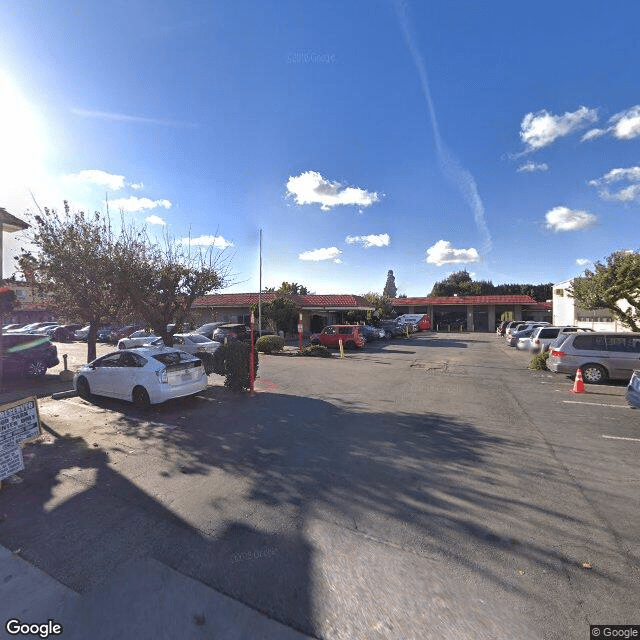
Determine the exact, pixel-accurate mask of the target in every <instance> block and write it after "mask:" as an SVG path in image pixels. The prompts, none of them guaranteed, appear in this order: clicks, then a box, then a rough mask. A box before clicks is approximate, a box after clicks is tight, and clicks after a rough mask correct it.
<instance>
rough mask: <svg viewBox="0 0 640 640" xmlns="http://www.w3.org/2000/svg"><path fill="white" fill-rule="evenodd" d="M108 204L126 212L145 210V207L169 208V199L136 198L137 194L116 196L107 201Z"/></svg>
mask: <svg viewBox="0 0 640 640" xmlns="http://www.w3.org/2000/svg"><path fill="white" fill-rule="evenodd" d="M109 206H110V207H111V208H113V209H122V210H123V211H126V212H127V213H133V212H134V211H145V210H146V209H157V208H158V207H163V208H164V209H171V202H170V201H169V200H150V199H149V198H138V197H137V196H129V197H128V198H116V199H115V200H111V201H109Z"/></svg>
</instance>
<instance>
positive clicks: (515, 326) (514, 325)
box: [504, 320, 529, 342]
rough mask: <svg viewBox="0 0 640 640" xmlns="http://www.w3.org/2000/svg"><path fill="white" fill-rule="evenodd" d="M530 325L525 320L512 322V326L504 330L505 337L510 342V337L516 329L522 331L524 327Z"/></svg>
mask: <svg viewBox="0 0 640 640" xmlns="http://www.w3.org/2000/svg"><path fill="white" fill-rule="evenodd" d="M528 326H529V323H527V322H525V321H524V320H520V321H518V322H514V323H512V324H511V325H510V326H508V327H507V328H506V330H505V332H504V339H505V340H507V342H508V341H509V338H511V336H512V335H513V334H514V333H515V332H516V331H522V329H526V328H527V327H528Z"/></svg>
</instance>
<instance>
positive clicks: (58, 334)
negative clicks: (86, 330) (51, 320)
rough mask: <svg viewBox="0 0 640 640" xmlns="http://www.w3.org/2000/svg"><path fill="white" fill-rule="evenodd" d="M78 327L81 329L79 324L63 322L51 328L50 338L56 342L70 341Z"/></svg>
mask: <svg viewBox="0 0 640 640" xmlns="http://www.w3.org/2000/svg"><path fill="white" fill-rule="evenodd" d="M80 329H82V325H81V324H64V325H62V326H60V327H56V328H55V329H53V330H52V332H51V339H52V340H55V341H56V342H71V341H72V340H73V338H74V336H75V332H76V331H78V330H80Z"/></svg>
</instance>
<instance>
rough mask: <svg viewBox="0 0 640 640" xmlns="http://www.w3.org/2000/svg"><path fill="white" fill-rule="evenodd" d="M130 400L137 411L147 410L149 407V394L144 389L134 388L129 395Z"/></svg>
mask: <svg viewBox="0 0 640 640" xmlns="http://www.w3.org/2000/svg"><path fill="white" fill-rule="evenodd" d="M131 399H132V400H133V404H134V405H135V406H136V408H137V409H142V410H145V409H148V408H149V406H150V405H151V400H149V394H148V393H147V390H146V389H145V388H144V387H136V388H135V389H134V390H133V393H132V394H131Z"/></svg>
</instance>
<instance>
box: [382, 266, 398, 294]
mask: <svg viewBox="0 0 640 640" xmlns="http://www.w3.org/2000/svg"><path fill="white" fill-rule="evenodd" d="M397 293H398V288H397V287H396V279H395V277H394V275H393V271H391V269H389V271H387V282H386V284H385V285H384V289H383V290H382V295H383V296H386V297H387V298H395V297H396V294H397Z"/></svg>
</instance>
